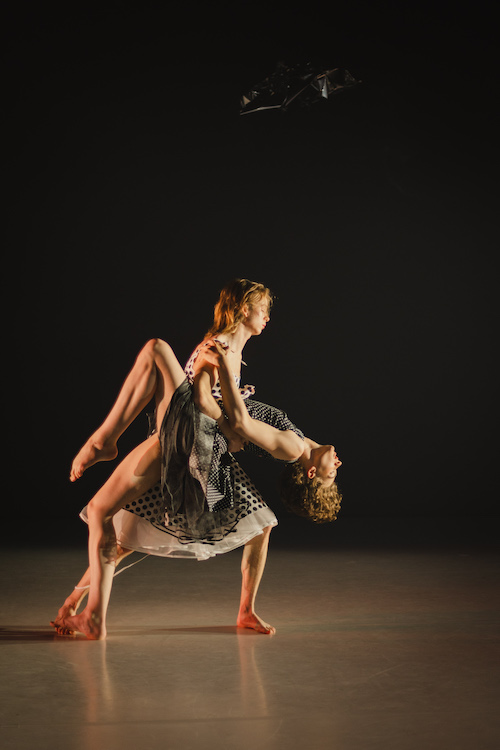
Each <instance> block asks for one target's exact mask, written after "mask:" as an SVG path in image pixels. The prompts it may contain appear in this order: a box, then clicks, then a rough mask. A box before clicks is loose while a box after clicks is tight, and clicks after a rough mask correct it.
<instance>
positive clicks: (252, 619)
mask: <svg viewBox="0 0 500 750" xmlns="http://www.w3.org/2000/svg"><path fill="white" fill-rule="evenodd" d="M253 292H256V290H255V289H254V290H253ZM256 293H257V294H258V295H259V294H260V300H257V302H258V301H260V302H261V305H260V307H259V305H258V304H256V303H255V301H254V303H253V305H250V304H249V303H248V302H245V303H243V304H242V305H240V308H241V310H243V318H240V321H239V322H237V323H236V327H235V328H234V325H233V331H232V332H230V333H233V334H234V335H233V336H231V335H229V334H228V332H227V331H226V342H225V343H226V344H227V345H228V347H229V349H230V352H228V354H227V360H228V362H229V361H231V367H232V368H233V369H234V365H235V364H236V366H237V367H238V366H239V359H241V350H242V348H243V347H242V344H243V345H244V343H245V341H246V340H248V338H249V337H250V335H257V334H259V333H260V332H261V331H262V330H263V328H264V327H265V324H266V322H267V320H268V319H269V317H268V311H267V304H266V303H265V302H264V303H262V293H261V292H259V291H258V290H257V292H256ZM254 296H255V295H254ZM221 298H222V295H221ZM245 308H246V309H245ZM241 310H240V311H241ZM235 318H236V316H235V315H233V324H234V319H235ZM242 329H243V330H242ZM223 335H224V332H223ZM221 338H222V337H221ZM227 339H229V340H227ZM192 359H193V358H192ZM194 359H196V357H195V358H194ZM200 379H201V378H200ZM181 386H183V387H181ZM186 386H188V387H186ZM189 386H190V384H189V383H186V381H185V379H184V373H183V372H182V370H181V368H180V365H179V364H178V362H177V360H176V359H175V357H174V355H173V352H172V350H171V349H170V347H168V345H167V344H166V343H165V342H161V341H158V340H155V341H152V342H149V344H148V345H146V347H145V348H144V350H143V351H142V352H141V354H140V355H139V357H138V360H137V361H136V365H135V366H134V369H133V371H132V373H131V375H130V376H129V378H128V379H127V381H126V383H125V385H124V388H123V389H122V392H121V393H120V396H119V398H118V401H117V403H116V404H115V407H113V410H112V412H111V413H110V415H109V417H108V418H107V420H105V423H104V424H103V426H102V428H100V430H98V431H97V432H96V433H95V434H94V436H93V437H92V438H91V439H90V440H89V441H88V442H87V444H86V445H85V446H84V448H83V449H82V450H81V451H80V453H79V455H78V456H77V458H76V459H75V462H74V464H73V467H72V477H71V478H72V479H73V480H74V479H76V478H77V477H78V476H81V473H82V472H83V470H85V469H86V468H88V467H89V466H90V465H92V464H93V463H95V462H96V461H97V460H109V458H112V457H113V456H114V455H116V440H117V437H118V436H119V434H121V432H123V430H124V429H125V428H126V426H127V425H128V424H129V423H130V422H131V421H132V419H133V418H134V416H135V415H136V414H137V413H138V411H140V409H142V408H143V406H144V405H145V404H146V403H147V402H148V401H149V400H150V397H151V395H152V391H153V390H154V391H155V397H156V405H157V424H158V425H161V430H160V439H161V443H162V446H161V450H160V441H159V440H158V437H157V435H152V436H151V437H150V438H148V440H146V441H145V442H144V443H143V444H141V445H140V446H138V447H137V448H136V449H134V451H132V453H131V454H129V456H127V458H126V459H125V460H124V461H123V462H122V464H120V466H119V467H118V469H117V470H116V471H115V472H114V473H113V475H112V476H111V477H110V479H109V480H108V482H107V483H106V484H105V485H104V487H103V488H102V489H101V490H100V491H99V492H98V493H97V495H96V496H95V498H93V500H92V501H91V503H90V504H89V506H88V520H89V532H90V533H89V557H90V563H91V565H90V581H91V587H90V595H89V602H88V604H87V607H86V610H84V612H82V614H81V615H78V616H75V617H67V616H58V618H57V619H56V621H55V623H54V624H55V626H56V627H57V628H59V629H60V630H64V629H67V630H80V631H82V632H84V633H85V634H86V635H87V637H89V638H103V637H105V633H106V631H105V613H106V608H107V603H108V600H109V592H110V588H111V578H112V574H113V572H114V566H115V562H116V559H117V550H116V543H115V538H114V530H113V522H112V518H113V516H114V515H115V513H116V512H117V511H118V510H120V508H121V507H123V506H124V505H126V504H127V503H129V504H130V503H131V502H135V500H134V498H136V497H138V496H140V494H141V492H142V491H143V489H144V488H145V487H146V486H148V485H149V486H151V479H157V478H158V474H159V472H160V457H161V455H163V457H164V456H165V453H166V452H168V450H170V458H172V457H173V458H174V464H175V458H176V451H177V448H175V449H174V450H173V451H172V441H170V442H169V428H168V420H169V419H170V420H171V425H170V427H172V426H173V427H175V428H176V429H177V428H178V426H179V424H182V420H179V414H182V413H185V415H189V418H190V419H191V423H192V420H193V415H195V414H201V412H196V411H193V399H192V393H190V387H189ZM251 390H252V389H249V388H246V389H244V391H246V393H245V392H244V394H243V395H249V392H251ZM240 395H241V394H240V393H238V396H239V397H240ZM173 396H175V399H172V397H173ZM172 400H173V401H174V406H175V408H174V409H172ZM167 406H169V409H170V411H169V415H168V419H167V420H164V419H163V417H164V415H165V412H166V408H167ZM210 408H211V409H212V415H213V419H214V420H217V422H218V423H219V426H220V427H221V429H222V430H223V431H225V432H227V429H228V428H227V425H226V422H225V418H224V416H223V415H222V413H221V412H220V408H219V407H218V405H217V403H216V402H215V401H214V400H213V398H212V402H211V403H210V405H209V410H210ZM176 409H177V412H176ZM172 414H173V415H174V416H173V417H172ZM172 419H173V422H172ZM184 421H186V420H184ZM164 422H166V423H167V427H165V425H164ZM187 422H188V423H189V419H188V420H187ZM229 429H231V428H230V427H229ZM190 430H191V428H189V429H187V431H185V435H184V437H185V436H186V435H187V436H189V434H192V430H191V432H190ZM214 434H215V433H213V434H212V444H211V445H212V449H213V446H214V442H213V440H214V439H215V438H214ZM291 434H294V433H293V431H292V432H291ZM232 435H233V437H231V432H230V433H229V439H234V433H232ZM295 437H296V435H295ZM113 440H114V446H113ZM316 445H317V444H316ZM191 447H192V446H191ZM202 447H203V446H202ZM263 447H266V448H271V452H272V451H273V446H270V445H268V444H267V443H265V445H264V446H263ZM184 448H185V447H184ZM184 448H183V450H184ZM166 449H167V451H166ZM184 452H185V451H184ZM295 452H297V446H296V445H295ZM181 454H182V451H181ZM185 455H187V454H185ZM279 457H282V456H281V455H280V456H279ZM294 457H296V456H294ZM219 458H220V456H219ZM233 461H234V459H233ZM164 463H165V462H164ZM170 463H172V461H171V462H170ZM234 463H236V462H234ZM216 468H217V470H219V469H220V466H218V467H217V466H216ZM232 468H233V469H234V466H232ZM164 469H165V466H164ZM169 470H170V469H169V467H167V470H166V471H165V477H164V478H162V482H163V484H164V487H166V488H167V490H168V491H169V492H170V490H171V488H172V486H173V485H172V481H171V477H170V478H169V477H168V471H169ZM239 471H240V476H239V480H238V478H237V481H236V482H235V481H234V475H233V477H232V481H233V484H234V487H235V489H236V492H238V491H239V489H241V486H242V482H243V484H245V483H248V484H247V487H248V488H250V487H251V488H252V490H254V488H253V485H251V483H250V482H249V480H248V478H243V477H244V474H243V472H241V469H240V470H239ZM181 473H182V472H181ZM205 473H206V476H205V480H207V477H208V474H207V472H206V467H205ZM189 476H190V475H189V472H187V473H186V472H184V475H183V476H182V477H181V483H180V484H181V485H182V490H183V492H182V493H181V495H182V497H181V496H180V495H179V493H178V492H177V495H176V498H177V499H176V502H177V506H176V507H175V508H173V511H174V516H175V513H176V512H177V515H178V516H180V517H182V516H183V515H184V516H186V514H183V513H182V512H181V513H178V511H179V509H180V508H181V510H182V509H186V508H187V509H188V510H189V507H188V506H186V504H185V503H184V499H183V498H184V494H185V490H186V487H187V486H189V484H190V483H189V481H187V485H186V480H189ZM199 476H200V477H201V478H202V479H203V477H202V476H201V475H200V474H199ZM213 478H214V476H212V479H213ZM227 478H228V477H227V471H226V472H225V473H224V471H222V479H226V480H227ZM215 479H219V488H218V490H219V496H217V489H216V494H215V499H213V505H212V507H211V508H210V511H209V512H208V513H207V512H206V511H204V510H203V507H202V505H199V506H198V511H197V512H195V513H194V516H193V514H191V515H192V516H193V517H192V518H191V519H189V523H188V526H189V524H191V528H190V530H191V531H192V529H193V526H192V523H193V521H194V523H195V527H196V526H198V528H200V529H202V531H200V538H201V536H203V535H204V539H205V543H209V544H216V543H217V541H218V540H222V539H223V538H224V537H225V536H226V535H227V533H228V531H229V530H231V531H233V530H234V528H235V527H236V526H238V523H237V522H236V523H234V521H235V517H234V510H233V511H232V513H233V516H232V517H231V513H230V512H229V513H228V509H227V508H224V507H221V506H220V503H221V501H225V500H226V498H225V496H224V495H221V493H220V488H221V487H220V479H221V473H220V472H219V474H217V472H216V474H215ZM178 480H179V477H177V478H176V479H175V481H174V485H175V482H177V484H178V485H179V481H178ZM238 481H239V485H238ZM229 484H230V483H229ZM191 485H193V482H192V481H191ZM197 488H198V489H199V485H196V484H195V485H194V490H195V491H194V492H193V486H191V499H194V500H195V501H196V500H198V502H199V499H200V493H199V492H197V491H196V490H197ZM174 489H175V487H174ZM205 489H206V488H205ZM255 493H256V494H255V495H254V497H255V496H256V497H260V496H258V493H257V492H256V491H255ZM174 495H175V492H174ZM179 501H180V502H179ZM218 503H219V507H217V504H218ZM236 505H237V503H236ZM194 506H195V507H196V502H195V503H194ZM128 507H129V506H128ZM191 510H192V508H191ZM259 511H262V512H261V514H260V515H261V516H262V518H260V519H259V523H260V528H254V529H252V531H251V534H250V536H249V538H248V540H247V543H246V544H245V547H244V552H243V564H242V572H243V582H242V606H241V608H240V613H239V615H238V621H237V622H238V624H239V625H242V626H244V627H254V628H255V629H257V630H259V631H260V632H274V629H273V628H272V627H271V626H268V625H267V624H266V623H263V621H262V620H260V618H258V617H257V616H256V615H255V611H254V601H255V594H256V591H257V589H258V585H259V582H260V578H261V576H262V571H263V567H264V563H265V555H266V553H267V543H268V539H269V532H270V529H271V527H272V525H274V524H275V523H276V519H275V517H274V514H272V512H271V511H270V510H269V509H268V508H267V506H265V505H264V504H263V503H262V505H261V507H260V508H258V509H257V513H253V514H252V515H254V516H257V515H258V512H259ZM266 514H267V519H266ZM187 515H189V513H188V514H187ZM214 519H216V522H214ZM221 519H224V522H223V523H221ZM264 519H266V520H267V521H269V523H268V524H267V525H266V524H265V523H263V521H264ZM184 521H185V518H184ZM184 521H183V523H184ZM228 524H229V526H230V527H231V528H230V529H228ZM178 530H179V529H177V531H178ZM180 530H181V532H182V533H183V529H182V523H181V524H180ZM182 533H181V535H180V536H179V539H180V540H181V541H185V540H183V539H182ZM241 543H243V542H241V541H240V544H241ZM233 546H238V545H233ZM69 611H71V610H70V609H69ZM60 615H62V613H61V612H60Z"/></svg>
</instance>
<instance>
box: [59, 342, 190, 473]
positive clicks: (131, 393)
mask: <svg viewBox="0 0 500 750" xmlns="http://www.w3.org/2000/svg"><path fill="white" fill-rule="evenodd" d="M183 378H184V372H183V370H182V367H181V366H180V364H179V362H178V361H177V358H176V356H175V354H174V353H173V351H172V349H171V347H170V346H169V345H168V344H167V343H166V342H165V341H162V340H161V339H151V340H150V341H148V342H147V344H146V345H145V346H144V347H143V348H142V349H141V351H140V352H139V354H138V356H137V359H136V361H135V363H134V366H133V367H132V370H131V371H130V372H129V374H128V375H127V378H126V379H125V382H124V384H123V386H122V388H121V391H120V393H119V394H118V398H117V399H116V402H115V404H114V406H113V408H112V409H111V411H110V413H109V414H108V416H107V417H106V419H105V420H104V422H103V423H102V425H101V426H100V427H98V429H97V430H96V431H95V432H94V433H93V434H92V435H91V436H90V437H89V439H88V440H87V442H86V443H85V445H84V446H83V447H82V448H81V449H80V451H79V452H78V454H77V455H76V457H75V458H74V460H73V464H72V467H71V472H70V480H71V481H72V482H74V481H76V480H77V479H79V478H80V477H81V476H82V474H83V472H84V471H85V470H86V469H88V468H90V467H91V466H93V465H94V464H95V463H97V462H98V461H112V460H113V459H114V458H116V456H117V455H118V448H117V447H116V444H117V442H118V438H119V437H120V436H121V435H122V434H123V433H124V432H125V430H126V429H127V427H129V425H130V424H131V423H132V422H133V421H134V419H135V418H136V417H137V415H138V414H140V412H141V411H142V410H143V409H144V407H145V406H147V404H148V403H149V402H150V401H151V399H152V398H153V396H154V397H155V400H156V409H157V414H160V413H161V418H163V414H164V413H165V409H166V406H168V403H170V397H171V395H172V393H173V390H175V388H177V386H178V385H180V383H181V382H182V380H183ZM173 383H174V385H173V390H172V384H173ZM165 396H166V397H167V403H166V404H165V403H164V400H165ZM158 424H160V423H158Z"/></svg>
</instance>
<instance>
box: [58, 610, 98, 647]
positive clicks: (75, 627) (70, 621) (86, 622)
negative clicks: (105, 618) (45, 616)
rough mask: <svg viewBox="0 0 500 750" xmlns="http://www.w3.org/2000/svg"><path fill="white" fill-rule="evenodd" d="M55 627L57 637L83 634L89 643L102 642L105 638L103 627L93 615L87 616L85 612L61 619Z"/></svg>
mask: <svg viewBox="0 0 500 750" xmlns="http://www.w3.org/2000/svg"><path fill="white" fill-rule="evenodd" d="M51 624H52V623H51ZM55 627H56V633H57V634H58V635H75V633H83V635H85V636H87V638H88V639H89V641H103V640H104V639H105V638H106V628H105V626H104V625H103V624H102V623H101V622H100V620H99V619H98V618H97V617H96V616H95V615H94V614H88V613H87V612H86V610H84V611H83V612H82V613H81V614H80V615H74V616H73V617H62V618H61V619H60V620H59V622H58V625H57V626H55Z"/></svg>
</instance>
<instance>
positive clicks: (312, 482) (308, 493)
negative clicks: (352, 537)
mask: <svg viewBox="0 0 500 750" xmlns="http://www.w3.org/2000/svg"><path fill="white" fill-rule="evenodd" d="M310 474H311V472H310V471H308V469H307V468H306V467H304V466H303V465H302V464H301V463H300V461H295V463H293V464H288V465H287V466H286V467H285V470H284V472H283V474H282V476H281V487H280V490H281V500H282V502H283V505H284V506H285V508H287V510H289V511H290V512H291V513H295V514H296V515H298V516H303V517H304V518H308V519H309V520H310V521H314V522H315V523H327V522H328V521H335V519H336V518H337V515H338V512H339V510H340V501H341V500H342V495H341V494H340V493H339V491H338V488H337V485H336V483H335V477H333V478H332V477H326V478H324V479H322V478H321V477H320V476H319V475H318V472H315V473H314V474H312V475H310Z"/></svg>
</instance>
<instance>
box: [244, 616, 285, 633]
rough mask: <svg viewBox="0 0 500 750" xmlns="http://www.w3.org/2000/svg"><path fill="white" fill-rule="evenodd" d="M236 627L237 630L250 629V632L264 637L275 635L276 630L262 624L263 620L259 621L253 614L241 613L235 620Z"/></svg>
mask: <svg viewBox="0 0 500 750" xmlns="http://www.w3.org/2000/svg"><path fill="white" fill-rule="evenodd" d="M236 625H237V626H238V627H239V628H250V629H251V630H256V631H257V632H258V633H264V634H265V635H274V634H275V633H276V628H274V627H273V626H272V625H269V624H268V623H267V622H264V620H261V619H260V617H258V616H257V615H256V614H255V612H243V613H242V614H239V615H238V619H237V620H236Z"/></svg>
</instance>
